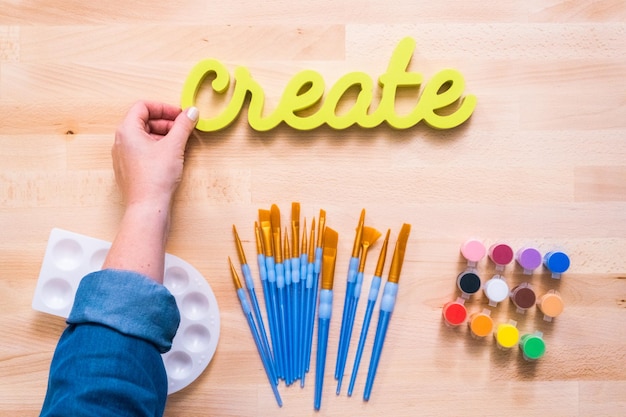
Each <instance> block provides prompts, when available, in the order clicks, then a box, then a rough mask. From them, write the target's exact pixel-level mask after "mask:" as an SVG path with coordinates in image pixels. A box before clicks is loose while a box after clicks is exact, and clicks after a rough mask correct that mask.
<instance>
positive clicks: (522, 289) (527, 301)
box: [511, 282, 537, 313]
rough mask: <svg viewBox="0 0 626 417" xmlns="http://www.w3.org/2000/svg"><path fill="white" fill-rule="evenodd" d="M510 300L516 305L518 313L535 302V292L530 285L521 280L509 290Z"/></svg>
mask: <svg viewBox="0 0 626 417" xmlns="http://www.w3.org/2000/svg"><path fill="white" fill-rule="evenodd" d="M511 301H512V302H513V304H515V307H517V311H518V312H519V313H524V312H525V311H526V310H528V309H529V308H531V307H532V306H534V305H535V303H536V302H537V294H535V290H533V288H532V286H531V285H530V284H529V283H527V282H523V283H521V284H520V285H518V286H517V287H515V288H513V289H512V290H511Z"/></svg>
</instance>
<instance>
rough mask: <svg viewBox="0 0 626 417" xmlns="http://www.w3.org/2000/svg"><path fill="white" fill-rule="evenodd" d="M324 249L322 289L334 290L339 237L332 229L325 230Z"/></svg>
mask: <svg viewBox="0 0 626 417" xmlns="http://www.w3.org/2000/svg"><path fill="white" fill-rule="evenodd" d="M324 234H325V235H326V236H324V249H323V252H322V285H321V287H322V289H323V290H332V289H333V282H334V280H335V262H336V260H337V240H338V235H337V232H335V231H334V230H333V229H331V228H330V227H327V228H326V229H325V230H324Z"/></svg>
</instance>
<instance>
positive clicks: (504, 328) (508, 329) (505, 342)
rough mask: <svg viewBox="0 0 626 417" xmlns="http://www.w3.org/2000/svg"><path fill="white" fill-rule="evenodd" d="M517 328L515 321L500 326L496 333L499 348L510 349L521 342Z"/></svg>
mask: <svg viewBox="0 0 626 417" xmlns="http://www.w3.org/2000/svg"><path fill="white" fill-rule="evenodd" d="M516 326H517V323H516V322H514V321H510V322H508V323H502V324H499V325H498V328H497V329H496V333H495V338H496V342H497V343H498V346H500V347H502V348H505V349H510V348H512V347H513V346H515V345H516V344H517V343H518V342H519V330H517V327H516Z"/></svg>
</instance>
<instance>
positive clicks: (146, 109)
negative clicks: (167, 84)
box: [128, 101, 181, 125]
mask: <svg viewBox="0 0 626 417" xmlns="http://www.w3.org/2000/svg"><path fill="white" fill-rule="evenodd" d="M180 112H181V110H180V108H178V107H176V106H171V105H169V104H165V103H158V102H153V101H139V102H137V103H135V104H134V105H133V106H132V107H131V108H130V110H129V111H128V118H129V119H131V120H140V121H141V122H142V123H143V124H144V125H147V124H148V122H149V121H150V120H174V119H176V116H178V115H179V114H180Z"/></svg>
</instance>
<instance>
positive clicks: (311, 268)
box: [229, 203, 410, 409]
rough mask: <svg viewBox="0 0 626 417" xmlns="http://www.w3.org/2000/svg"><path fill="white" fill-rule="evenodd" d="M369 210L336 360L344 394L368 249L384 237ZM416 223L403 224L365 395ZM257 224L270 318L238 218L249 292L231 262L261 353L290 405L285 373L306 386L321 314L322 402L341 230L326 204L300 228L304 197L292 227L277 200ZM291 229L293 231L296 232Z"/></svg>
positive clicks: (318, 381) (357, 244) (373, 292)
mask: <svg viewBox="0 0 626 417" xmlns="http://www.w3.org/2000/svg"><path fill="white" fill-rule="evenodd" d="M364 217H365V211H364V210H363V211H362V212H361V217H360V219H359V224H358V226H357V231H356V237H355V241H354V246H353V250H352V256H351V259H350V266H349V269H348V281H347V286H346V294H345V300H344V310H343V318H342V324H341V333H340V340H339V349H338V352H337V364H336V368H335V378H336V379H337V380H338V386H337V394H339V392H340V388H341V381H342V379H343V373H344V369H345V362H346V357H347V353H348V350H349V345H350V339H351V335H352V328H353V324H354V318H355V314H356V308H357V304H358V300H359V296H360V292H361V286H362V282H363V273H364V270H365V261H366V258H367V252H368V250H369V248H370V247H371V246H372V245H373V244H374V242H375V241H376V240H377V239H378V238H379V237H380V233H379V232H378V231H377V230H375V229H373V228H371V227H367V226H364ZM316 230H317V233H316ZM409 230H410V226H409V225H406V224H405V225H404V226H403V227H402V230H401V232H400V235H399V237H398V242H397V243H396V250H395V252H394V256H393V260H392V266H391V270H390V273H389V279H388V282H387V284H386V285H385V295H384V296H383V298H385V296H386V298H387V301H386V302H385V301H383V302H381V319H380V320H379V325H378V327H379V328H378V329H377V334H376V338H375V342H374V350H373V353H372V363H371V364H370V370H369V372H368V379H367V381H368V383H367V384H366V395H364V399H366V400H367V399H369V393H370V392H371V386H372V383H373V379H374V375H375V373H376V368H377V366H378V358H379V357H380V352H381V350H382V344H383V342H384V337H385V333H386V330H387V325H388V322H389V318H390V316H391V311H393V304H394V303H395V297H396V294H397V282H398V278H399V273H400V269H401V265H402V261H403V258H404V249H405V247H406V243H407V239H408V234H409ZM254 231H255V239H256V248H257V266H258V272H259V278H260V281H261V284H262V288H263V299H264V304H265V313H266V314H265V318H266V320H264V318H263V314H262V312H261V307H260V306H259V301H258V298H257V295H256V292H255V288H254V281H253V279H252V273H251V269H250V266H249V265H248V263H247V259H246V256H245V253H244V250H243V246H242V244H241V240H240V238H239V235H238V233H237V230H236V228H235V226H233V232H234V235H235V243H236V246H237V253H238V255H239V261H240V263H241V272H242V273H243V276H244V282H245V286H246V289H247V292H248V297H246V294H245V292H244V290H243V287H242V285H241V281H240V279H239V276H238V274H237V272H236V270H235V268H234V266H233V265H232V262H231V263H230V265H231V272H232V275H233V280H234V283H235V287H236V289H237V294H238V296H239V299H240V301H241V305H242V308H243V311H244V314H245V316H246V319H247V321H248V325H249V327H250V330H251V332H252V336H253V339H254V341H255V344H256V347H257V350H258V353H259V355H260V357H261V361H262V363H263V366H264V368H265V372H266V374H267V377H268V380H269V382H270V384H271V387H272V391H273V393H274V395H275V397H276V401H277V403H278V404H279V406H280V405H282V400H281V398H280V394H279V393H278V390H277V386H278V384H279V380H283V381H284V382H285V384H286V385H291V384H293V383H295V382H296V381H298V380H299V381H300V386H301V387H304V384H305V379H306V374H307V373H308V372H309V368H310V363H311V347H312V343H313V330H314V327H315V317H316V315H317V324H318V328H317V335H318V341H317V357H316V372H315V398H314V407H315V409H319V408H320V406H321V394H322V387H323V382H324V369H325V364H326V352H327V345H328V333H329V327H330V318H331V312H332V303H333V282H334V270H335V261H336V257H337V242H338V235H337V232H335V231H334V230H332V229H331V228H328V227H326V213H325V212H324V210H320V214H319V217H318V221H317V229H316V222H315V219H313V221H312V222H311V226H310V231H308V230H307V227H306V220H305V221H304V222H303V226H302V228H300V205H299V203H293V204H292V207H291V222H290V224H289V226H287V227H285V228H284V234H283V227H282V225H281V214H280V210H279V208H278V207H277V206H276V205H272V207H271V209H270V210H263V209H261V210H259V220H258V221H257V222H255V224H254ZM289 235H291V240H290V239H289ZM388 240H389V232H387V236H386V238H385V241H384V243H383V246H382V249H381V252H380V256H379V260H378V264H377V267H376V272H375V274H374V277H373V280H372V288H371V289H370V295H369V297H368V305H367V310H366V317H365V320H366V322H364V324H363V329H362V331H361V338H360V340H359V347H358V350H357V357H356V360H355V364H354V367H353V371H352V378H351V381H350V388H349V390H348V395H351V394H352V389H353V387H354V380H355V379H356V372H357V370H358V366H359V361H360V357H361V354H362V351H363V347H364V345H365V339H366V336H367V326H368V325H369V321H370V320H371V315H372V311H373V308H374V304H375V303H376V299H377V294H378V288H379V287H380V282H381V276H382V270H383V266H384V262H385V257H386V253H387V244H388ZM229 262H230V260H229ZM388 286H390V289H389V290H388V289H387V287H388ZM266 323H267V326H266ZM267 330H269V332H268V331H267ZM268 334H269V336H268Z"/></svg>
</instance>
